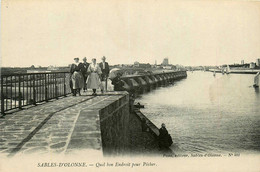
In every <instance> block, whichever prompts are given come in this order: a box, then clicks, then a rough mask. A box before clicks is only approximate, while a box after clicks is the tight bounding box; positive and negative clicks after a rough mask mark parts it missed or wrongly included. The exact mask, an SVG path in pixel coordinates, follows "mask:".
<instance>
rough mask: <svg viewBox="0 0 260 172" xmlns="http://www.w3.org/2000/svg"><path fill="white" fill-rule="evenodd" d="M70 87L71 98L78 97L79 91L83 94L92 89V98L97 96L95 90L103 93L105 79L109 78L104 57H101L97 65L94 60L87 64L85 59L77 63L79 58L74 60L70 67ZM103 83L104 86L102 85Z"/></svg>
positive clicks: (105, 85) (107, 65) (105, 86)
mask: <svg viewBox="0 0 260 172" xmlns="http://www.w3.org/2000/svg"><path fill="white" fill-rule="evenodd" d="M70 73H71V78H70V87H71V91H72V94H73V96H76V95H77V93H78V94H79V95H81V94H80V92H81V89H83V90H84V92H85V91H86V90H87V89H92V90H93V94H92V95H94V96H96V95H97V93H96V90H97V89H99V88H100V89H101V92H102V93H103V92H104V90H106V89H107V79H108V76H109V64H108V63H107V62H106V57H105V56H103V57H102V62H101V63H99V64H97V60H96V59H95V58H93V59H92V63H88V62H87V58H86V57H84V58H83V62H79V58H74V63H73V64H71V67H70ZM102 83H105V84H102Z"/></svg>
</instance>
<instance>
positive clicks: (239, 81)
mask: <svg viewBox="0 0 260 172" xmlns="http://www.w3.org/2000/svg"><path fill="white" fill-rule="evenodd" d="M253 78H254V75H243V74H229V75H222V74H216V77H213V74H212V73H211V72H193V73H191V72H188V77H187V78H186V79H183V80H181V81H178V82H176V83H175V84H174V85H171V86H168V87H161V88H158V89H156V90H153V91H152V92H149V93H147V94H144V95H142V96H141V97H140V98H138V99H137V100H136V102H140V103H142V104H144V105H145V109H142V112H143V113H144V114H145V115H147V117H148V118H149V119H150V120H151V121H152V122H153V123H154V124H155V125H156V126H157V127H158V128H159V127H160V125H161V123H162V122H164V123H165V124H166V128H167V129H168V131H169V133H170V134H171V135H172V138H173V142H174V143H173V146H172V149H173V150H174V152H176V153H184V152H185V153H206V152H208V153H228V152H240V153H246V154H247V153H249V154H252V153H257V154H258V153H260V93H259V90H256V89H254V88H253V87H250V85H253Z"/></svg>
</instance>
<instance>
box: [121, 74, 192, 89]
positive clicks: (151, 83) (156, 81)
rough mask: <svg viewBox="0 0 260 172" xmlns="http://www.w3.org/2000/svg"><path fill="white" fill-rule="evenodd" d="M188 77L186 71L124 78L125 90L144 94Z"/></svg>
mask: <svg viewBox="0 0 260 172" xmlns="http://www.w3.org/2000/svg"><path fill="white" fill-rule="evenodd" d="M185 77H187V72H186V71H169V72H161V73H151V74H146V75H133V76H125V77H122V78H121V79H122V81H123V83H124V86H123V88H124V90H126V91H128V92H131V93H137V94H142V93H144V92H147V91H150V90H152V89H155V88H156V87H159V86H163V85H167V84H168V83H173V82H174V81H177V80H179V79H182V78H185Z"/></svg>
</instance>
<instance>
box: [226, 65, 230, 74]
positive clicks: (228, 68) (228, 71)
mask: <svg viewBox="0 0 260 172" xmlns="http://www.w3.org/2000/svg"><path fill="white" fill-rule="evenodd" d="M226 69H227V71H226V73H227V74H229V73H230V67H229V65H227V68H226Z"/></svg>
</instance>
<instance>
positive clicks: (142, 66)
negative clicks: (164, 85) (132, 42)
mask: <svg viewBox="0 0 260 172" xmlns="http://www.w3.org/2000/svg"><path fill="white" fill-rule="evenodd" d="M134 67H140V68H151V65H150V64H149V63H139V62H134Z"/></svg>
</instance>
